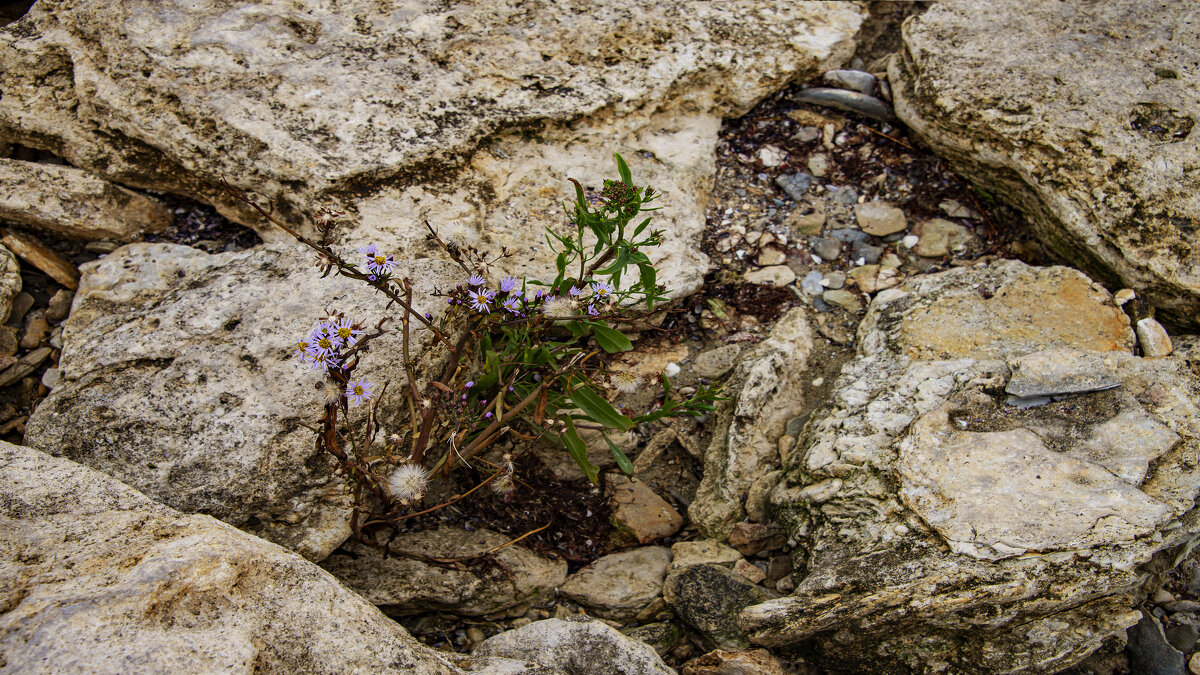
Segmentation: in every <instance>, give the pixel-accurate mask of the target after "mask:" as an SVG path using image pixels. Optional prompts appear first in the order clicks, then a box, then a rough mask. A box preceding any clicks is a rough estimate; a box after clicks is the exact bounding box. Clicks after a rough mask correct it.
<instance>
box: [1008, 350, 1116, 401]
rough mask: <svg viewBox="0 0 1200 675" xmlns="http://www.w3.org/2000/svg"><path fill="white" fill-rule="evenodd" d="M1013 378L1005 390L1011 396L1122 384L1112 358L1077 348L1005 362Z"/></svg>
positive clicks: (1048, 351)
mask: <svg viewBox="0 0 1200 675" xmlns="http://www.w3.org/2000/svg"><path fill="white" fill-rule="evenodd" d="M1008 367H1009V369H1010V370H1011V371H1012V378H1011V379H1009V381H1008V384H1006V385H1004V391H1006V392H1008V393H1010V394H1012V395H1013V396H1021V397H1030V396H1050V395H1053V394H1077V393H1079V392H1084V391H1099V390H1101V389H1111V388H1113V387H1115V386H1117V385H1119V384H1120V383H1121V379H1120V378H1119V377H1118V376H1117V365H1116V360H1115V359H1114V358H1111V356H1110V358H1105V354H1103V353H1096V352H1082V351H1079V350H1077V349H1066V348H1061V347H1060V348H1057V349H1047V350H1045V351H1040V352H1034V353H1032V354H1025V355H1024V356H1020V357H1017V358H1015V359H1012V360H1011V361H1009V363H1008Z"/></svg>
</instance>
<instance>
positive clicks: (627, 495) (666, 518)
mask: <svg viewBox="0 0 1200 675" xmlns="http://www.w3.org/2000/svg"><path fill="white" fill-rule="evenodd" d="M606 480H607V483H608V489H609V495H610V499H611V501H612V509H613V510H612V517H613V521H614V523H615V524H616V526H617V527H618V528H619V529H621V530H624V531H625V532H627V533H628V534H629V535H630V536H631V537H633V539H634V540H635V541H638V542H640V543H642V544H648V543H650V542H652V541H654V540H656V539H662V538H663V537H669V536H671V535H672V534H675V533H676V532H678V531H679V528H681V527H683V516H681V515H679V512H678V511H676V510H675V507H673V506H671V505H670V504H669V503H668V502H667V501H666V500H665V499H663V498H662V497H659V496H658V494H656V493H655V492H654V490H653V489H651V488H650V486H649V485H646V483H644V482H642V481H640V480H637V479H636V478H627V477H625V476H623V475H620V474H613V473H610V474H608V477H607V479H606Z"/></svg>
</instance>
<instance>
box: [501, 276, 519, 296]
mask: <svg viewBox="0 0 1200 675" xmlns="http://www.w3.org/2000/svg"><path fill="white" fill-rule="evenodd" d="M518 283H519V282H518V281H517V278H516V277H504V278H503V279H501V280H500V292H501V293H511V292H512V291H513V289H515V288H516V287H517V284H518Z"/></svg>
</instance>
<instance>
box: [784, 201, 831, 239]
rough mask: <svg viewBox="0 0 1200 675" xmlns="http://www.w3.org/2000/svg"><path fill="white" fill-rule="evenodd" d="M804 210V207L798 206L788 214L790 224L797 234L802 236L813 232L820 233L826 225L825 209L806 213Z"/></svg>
mask: <svg viewBox="0 0 1200 675" xmlns="http://www.w3.org/2000/svg"><path fill="white" fill-rule="evenodd" d="M804 211H805V209H804V208H803V207H796V209H795V210H793V211H792V212H791V214H789V215H788V219H787V223H788V225H789V226H790V227H791V228H792V230H793V231H795V232H796V234H798V235H800V236H802V237H804V236H808V235H811V234H820V233H821V229H822V228H824V227H825V218H826V215H825V211H823V210H817V211H813V212H811V213H804Z"/></svg>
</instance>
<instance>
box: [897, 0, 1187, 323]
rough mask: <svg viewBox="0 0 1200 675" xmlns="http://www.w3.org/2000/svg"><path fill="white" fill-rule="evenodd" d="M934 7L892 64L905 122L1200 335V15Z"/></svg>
mask: <svg viewBox="0 0 1200 675" xmlns="http://www.w3.org/2000/svg"><path fill="white" fill-rule="evenodd" d="M930 9H931V10H932V11H929V12H925V13H923V14H921V15H920V16H917V17H914V18H913V19H912V20H911V21H908V22H906V23H905V24H904V29H903V39H904V46H903V49H902V50H901V52H900V54H899V56H898V57H896V58H893V59H892V61H891V62H890V65H889V68H888V75H889V80H890V82H891V84H892V88H893V95H894V98H895V107H896V113H897V115H898V116H899V117H900V119H901V120H902V121H903V122H904V123H905V124H906V125H907V126H908V127H909V128H910V129H912V131H913V133H914V134H915V135H916V137H917V138H919V139H921V140H922V141H923V142H925V143H927V144H929V145H930V146H931V147H932V148H933V149H934V150H935V151H936V152H937V153H938V154H939V155H941V156H943V157H945V158H947V159H948V160H949V162H950V164H951V166H953V167H954V168H955V170H956V171H959V172H961V173H962V175H964V176H966V177H967V178H969V179H970V180H971V181H972V182H974V183H975V184H976V185H978V186H980V187H982V188H983V189H986V190H987V191H988V192H989V193H991V194H995V195H998V196H999V197H1000V198H1002V199H1006V200H1007V201H1009V203H1011V204H1013V205H1014V206H1016V207H1017V208H1019V209H1021V210H1022V211H1024V212H1025V214H1026V216H1027V217H1028V218H1029V220H1030V222H1031V227H1032V230H1033V231H1034V233H1035V234H1036V235H1037V236H1038V237H1039V238H1041V240H1042V241H1043V242H1044V243H1045V244H1046V245H1047V246H1048V247H1049V248H1050V249H1052V250H1053V251H1055V252H1056V253H1057V254H1058V255H1059V256H1061V257H1062V258H1064V259H1068V260H1071V261H1072V262H1073V263H1076V264H1078V265H1079V266H1080V267H1081V268H1082V269H1086V270H1088V271H1089V272H1090V273H1092V274H1094V275H1096V276H1097V278H1100V279H1103V280H1105V281H1106V282H1108V283H1109V285H1110V286H1112V287H1116V288H1119V287H1121V286H1126V287H1129V288H1136V289H1138V294H1139V295H1140V296H1143V297H1145V298H1148V299H1149V302H1150V303H1151V304H1153V305H1155V306H1157V307H1159V308H1161V309H1162V310H1163V311H1164V312H1165V313H1166V315H1167V316H1168V318H1171V319H1172V320H1174V321H1177V322H1181V323H1186V324H1189V325H1191V326H1197V325H1200V266H1198V265H1197V264H1196V250H1197V249H1196V233H1195V228H1194V224H1195V223H1196V222H1197V221H1200V134H1197V133H1196V132H1195V131H1193V128H1194V126H1195V125H1196V122H1197V120H1198V119H1200V65H1198V64H1200V19H1198V14H1197V8H1196V7H1195V6H1194V5H1192V4H1189V3H1170V2H1166V3H1164V2H1142V1H1141V0H1118V1H1116V2H1110V3H1106V4H1105V6H1104V9H1103V11H1099V12H1090V11H1087V12H1085V11H1079V8H1078V7H1077V6H1074V5H1070V4H1061V3H1060V4H1052V3H1047V4H1039V5H1038V6H1037V7H1030V6H1029V5H1028V4H1027V3H1023V2H1021V1H1020V0H1003V1H1002V2H999V3H997V2H991V1H990V0H963V1H961V2H952V3H938V4H937V5H935V6H931V8H930ZM1018 13H1019V15H1020V16H1021V20H1020V21H1012V17H1014V16H1017V15H1018ZM1130 54H1153V58H1152V59H1151V60H1152V62H1153V63H1152V64H1150V65H1148V63H1147V61H1146V60H1145V59H1140V58H1129V55H1130Z"/></svg>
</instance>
